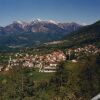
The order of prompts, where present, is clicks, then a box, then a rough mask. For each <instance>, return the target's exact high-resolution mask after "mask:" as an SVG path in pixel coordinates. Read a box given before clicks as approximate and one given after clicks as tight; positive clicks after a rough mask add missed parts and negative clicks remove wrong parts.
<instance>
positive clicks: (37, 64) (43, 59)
mask: <svg viewBox="0 0 100 100" xmlns="http://www.w3.org/2000/svg"><path fill="white" fill-rule="evenodd" d="M15 56H16V58H15V59H12V58H11V57H10V58H9V61H8V65H7V67H6V68H5V71H8V70H10V69H12V68H13V67H14V66H21V67H29V68H38V69H39V72H55V71H56V67H57V65H58V63H59V62H61V61H64V60H66V56H65V54H64V53H63V52H62V51H60V50H58V51H54V52H52V53H50V54H45V55H35V56H33V55H28V54H26V55H25V56H23V55H21V54H16V55H15Z"/></svg>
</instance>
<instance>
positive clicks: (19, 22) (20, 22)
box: [13, 20, 23, 24]
mask: <svg viewBox="0 0 100 100" xmlns="http://www.w3.org/2000/svg"><path fill="white" fill-rule="evenodd" d="M13 23H18V24H23V22H22V21H19V20H18V21H14V22H13Z"/></svg>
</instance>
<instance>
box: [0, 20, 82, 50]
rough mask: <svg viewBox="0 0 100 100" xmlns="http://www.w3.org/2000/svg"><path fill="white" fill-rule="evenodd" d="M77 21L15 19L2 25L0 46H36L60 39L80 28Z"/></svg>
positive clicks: (0, 28)
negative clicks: (25, 20)
mask: <svg viewBox="0 0 100 100" xmlns="http://www.w3.org/2000/svg"><path fill="white" fill-rule="evenodd" d="M80 27H82V26H81V25H79V24H77V23H57V22H55V21H52V20H50V21H42V20H40V19H37V20H33V21H31V22H30V23H27V22H24V21H14V22H13V23H12V24H10V25H7V26H5V27H0V47H1V46H2V44H3V46H5V47H14V48H15V47H23V46H24V47H26V46H32V47H33V46H34V45H35V46H36V45H39V44H42V43H45V42H50V41H54V40H60V39H61V38H62V37H64V36H65V35H66V34H68V33H70V32H73V31H76V30H79V29H80Z"/></svg>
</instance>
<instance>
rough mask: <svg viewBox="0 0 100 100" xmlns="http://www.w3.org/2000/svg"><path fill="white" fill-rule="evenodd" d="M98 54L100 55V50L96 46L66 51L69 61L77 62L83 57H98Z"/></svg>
mask: <svg viewBox="0 0 100 100" xmlns="http://www.w3.org/2000/svg"><path fill="white" fill-rule="evenodd" d="M98 53H100V48H97V47H95V46H94V45H87V46H85V47H83V48H76V49H75V48H73V49H68V50H67V51H66V56H67V58H68V60H71V61H72V62H77V61H78V60H79V59H80V58H81V57H82V56H88V55H96V54H98Z"/></svg>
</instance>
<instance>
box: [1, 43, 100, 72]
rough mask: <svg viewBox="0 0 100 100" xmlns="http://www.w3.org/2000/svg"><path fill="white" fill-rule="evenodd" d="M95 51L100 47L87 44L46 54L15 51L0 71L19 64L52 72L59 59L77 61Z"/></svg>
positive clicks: (54, 70)
mask: <svg viewBox="0 0 100 100" xmlns="http://www.w3.org/2000/svg"><path fill="white" fill-rule="evenodd" d="M97 53H100V49H99V48H97V47H95V46H93V45H88V46H85V47H83V48H70V49H66V50H65V52H64V51H61V50H56V51H53V52H51V53H48V54H43V55H35V56H33V55H29V54H27V53H26V54H25V55H23V54H22V53H15V54H14V58H12V57H11V56H9V60H8V65H7V66H6V67H5V68H3V67H0V71H2V70H3V71H9V70H10V69H12V68H14V66H21V67H22V68H25V67H28V68H34V69H38V71H39V72H44V73H52V72H56V67H57V65H58V64H59V63H60V62H61V61H71V62H72V63H77V62H78V60H79V59H80V58H81V57H83V56H84V55H87V56H88V55H90V54H92V55H95V54H97Z"/></svg>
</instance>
